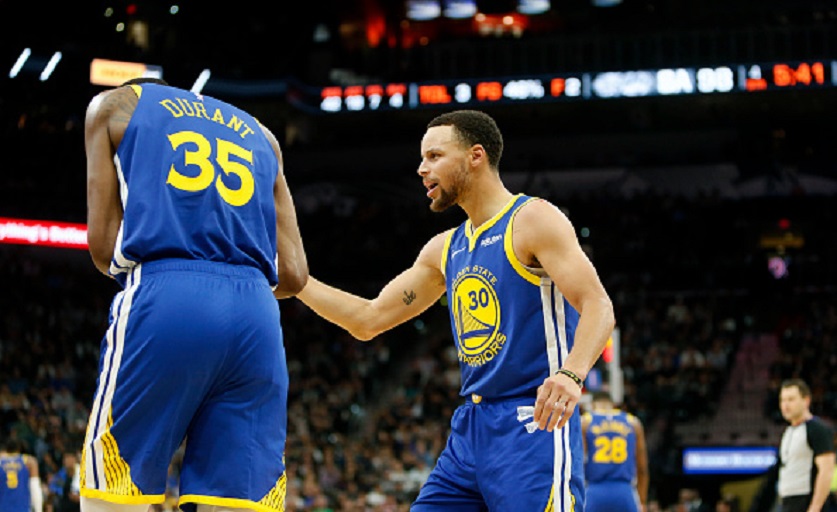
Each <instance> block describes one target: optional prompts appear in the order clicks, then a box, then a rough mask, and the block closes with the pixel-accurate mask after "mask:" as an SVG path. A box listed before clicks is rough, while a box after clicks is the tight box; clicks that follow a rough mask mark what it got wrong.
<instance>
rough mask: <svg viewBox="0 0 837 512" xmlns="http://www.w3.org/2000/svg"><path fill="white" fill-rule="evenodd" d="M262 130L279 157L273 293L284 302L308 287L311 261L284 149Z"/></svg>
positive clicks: (276, 187)
mask: <svg viewBox="0 0 837 512" xmlns="http://www.w3.org/2000/svg"><path fill="white" fill-rule="evenodd" d="M262 131H263V132H264V133H265V135H266V136H267V138H268V140H269V141H270V145H271V146H272V147H273V151H274V152H275V153H276V158H277V159H278V160H279V170H278V173H277V175H276V183H275V184H274V186H273V201H274V203H275V208H276V253H277V254H278V255H279V258H278V264H277V268H276V270H277V274H278V277H279V284H278V285H277V286H276V289H275V290H274V291H273V295H274V296H275V297H276V298H277V299H284V298H287V297H291V296H293V295H296V294H297V293H299V291H300V290H302V288H303V287H304V286H305V283H306V281H307V280H308V259H307V257H306V255H305V249H304V247H303V245H302V235H300V233H299V224H298V222H297V218H296V208H295V206H294V202H293V197H292V196H291V191H290V189H289V188H288V183H287V181H286V180H285V170H284V161H283V159H282V150H281V148H280V147H279V142H278V141H277V140H276V137H274V136H273V133H272V132H271V131H270V130H268V129H267V128H266V127H264V126H262Z"/></svg>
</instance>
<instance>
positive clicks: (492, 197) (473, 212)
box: [459, 174, 514, 228]
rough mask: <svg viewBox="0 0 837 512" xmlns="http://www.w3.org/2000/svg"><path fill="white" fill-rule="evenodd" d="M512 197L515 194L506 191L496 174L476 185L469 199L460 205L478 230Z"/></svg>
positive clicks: (470, 192) (469, 194)
mask: <svg viewBox="0 0 837 512" xmlns="http://www.w3.org/2000/svg"><path fill="white" fill-rule="evenodd" d="M512 197H514V194H512V193H511V192H509V191H508V189H506V187H505V185H503V183H502V182H501V181H500V177H499V176H497V175H496V174H495V175H492V176H490V177H486V178H485V179H484V180H483V181H482V182H480V183H476V184H475V186H474V187H472V188H471V190H470V191H469V193H468V196H467V198H466V199H465V200H464V201H462V202H460V203H459V205H460V206H461V207H462V209H463V210H465V213H466V214H467V215H468V219H470V220H471V224H472V225H473V226H474V227H475V228H476V227H479V226H481V225H482V224H484V223H485V222H486V221H487V220H489V219H490V218H491V217H493V216H495V215H497V212H499V211H500V210H502V209H503V207H504V206H506V204H508V202H509V201H510V200H511V198H512Z"/></svg>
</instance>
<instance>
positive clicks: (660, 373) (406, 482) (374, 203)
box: [0, 186, 837, 512]
mask: <svg viewBox="0 0 837 512" xmlns="http://www.w3.org/2000/svg"><path fill="white" fill-rule="evenodd" d="M324 191H325V192H324ZM556 203H558V204H561V205H562V206H563V207H566V209H567V212H568V214H569V215H570V218H571V219H572V220H573V221H574V222H575V223H576V228H577V229H578V231H579V233H580V235H579V236H580V238H581V240H582V243H583V246H584V248H585V250H586V251H587V252H588V254H589V255H590V257H591V258H592V259H593V261H594V263H595V264H596V266H597V268H598V270H599V272H600V274H601V275H602V278H603V280H604V282H605V285H606V286H607V287H608V290H609V291H610V293H611V296H612V298H613V301H614V305H615V307H616V311H617V319H618V322H617V323H618V327H619V328H620V331H621V341H622V350H621V359H622V369H623V372H624V377H625V391H626V392H625V402H624V407H625V408H626V409H627V410H629V411H631V412H633V413H634V414H636V415H637V416H638V417H639V418H640V419H642V420H643V421H644V422H645V424H646V430H647V431H648V432H649V439H651V440H652V442H651V443H649V444H650V448H651V449H652V451H651V454H650V456H651V468H652V471H653V472H652V476H651V497H652V498H653V503H652V504H650V505H653V507H657V508H656V509H657V510H662V511H672V512H680V511H681V510H698V509H695V508H688V507H687V506H686V505H684V504H683V502H693V501H694V500H695V498H692V499H687V497H684V496H683V495H681V494H682V492H680V493H679V494H678V489H681V490H682V489H687V488H690V485H689V482H687V481H685V480H684V479H683V478H681V477H682V475H679V471H680V469H679V461H678V458H677V457H678V453H679V452H678V446H677V445H676V439H674V438H673V437H672V435H671V432H672V427H673V425H674V424H676V423H678V422H688V421H693V420H696V419H699V418H704V417H708V416H711V415H712V414H713V412H714V407H715V404H717V403H718V399H719V396H720V394H721V393H723V389H724V384H725V382H726V380H727V378H728V377H729V371H730V364H731V362H732V360H733V356H734V354H735V351H736V349H737V345H738V343H739V341H740V340H741V338H742V336H743V335H744V334H746V333H750V332H775V333H777V334H779V335H780V339H781V344H782V351H781V353H782V356H781V357H780V359H779V360H777V361H776V362H775V364H774V366H773V367H772V371H771V375H770V378H769V379H768V381H766V382H764V394H765V404H766V405H765V421H766V422H767V421H777V422H780V421H781V417H780V416H778V409H777V407H776V404H777V401H776V398H775V393H776V390H777V384H778V382H779V381H780V380H781V379H783V378H786V377H790V376H802V377H804V378H805V379H806V380H808V381H809V382H810V383H811V387H812V390H813V392H814V400H813V404H812V409H813V410H814V412H815V413H817V414H821V415H824V416H827V417H837V395H835V393H837V391H835V390H837V377H835V376H834V374H833V372H832V371H830V369H831V368H833V367H834V366H835V365H837V348H835V343H834V337H835V332H837V330H835V328H837V309H836V308H835V304H837V301H835V300H834V298H835V287H834V285H835V274H837V273H835V271H834V270H835V269H834V263H833V262H834V261H837V259H835V258H833V256H835V252H837V251H835V246H834V243H833V242H831V241H829V240H828V237H827V236H826V234H824V233H822V232H821V230H820V229H819V228H817V226H818V225H827V223H825V221H827V220H828V219H832V220H833V211H832V209H829V208H825V209H822V208H820V209H819V210H818V209H817V208H818V207H821V206H822V204H817V201H815V200H810V199H804V198H803V199H794V198H775V199H773V200H763V201H762V200H759V201H758V203H757V204H756V203H747V202H725V201H721V200H719V199H718V198H715V197H711V196H701V197H697V198H683V197H665V196H659V195H653V194H652V195H647V196H640V197H635V198H614V197H608V196H606V195H590V196H584V197H568V198H561V199H558V200H556ZM299 209H300V224H301V229H302V232H303V236H304V237H305V239H306V246H307V249H308V251H309V253H310V256H309V262H310V264H311V270H312V274H313V275H315V276H318V277H320V278H323V279H324V280H326V281H331V282H334V283H335V284H338V285H341V286H343V287H345V288H347V289H350V290H352V291H354V292H355V293H358V294H361V295H366V296H369V295H370V294H372V293H375V292H377V290H378V289H379V288H380V286H381V285H382V284H383V283H384V282H385V281H386V280H388V279H389V278H391V277H393V276H394V275H395V273H396V272H397V271H399V270H401V269H402V268H403V267H404V266H406V265H408V264H409V263H410V262H411V261H412V259H413V258H414V257H415V255H416V254H417V251H418V248H419V247H420V245H421V244H422V243H423V242H424V241H425V240H426V239H427V238H428V237H429V236H430V235H431V234H433V233H435V232H437V231H438V230H440V229H443V228H445V227H447V226H452V225H454V224H455V223H458V222H459V221H460V219H459V218H458V217H455V215H456V214H455V213H453V214H448V213H445V214H442V215H432V216H431V214H429V213H427V211H426V206H424V205H422V204H418V203H415V202H409V201H403V200H401V199H400V198H387V196H386V194H380V195H379V196H378V198H375V197H372V194H367V195H362V194H361V193H359V192H357V191H353V190H347V189H338V188H334V186H321V187H311V188H310V189H307V191H306V192H304V193H301V194H300V195H299ZM782 216H788V217H789V218H791V219H793V222H794V226H795V227H799V229H802V230H805V235H806V240H807V242H806V249H805V250H803V251H797V252H791V251H788V252H787V253H786V254H787V255H788V256H790V257H791V258H792V259H791V262H792V263H791V265H790V267H789V268H790V272H789V275H788V276H786V277H783V278H781V279H777V278H776V277H774V276H773V275H771V274H770V273H769V272H768V268H767V265H766V257H767V255H768V252H769V251H766V250H765V249H764V248H762V247H760V246H759V243H758V241H759V236H760V234H761V233H762V232H763V231H764V230H769V229H772V227H773V224H774V223H775V220H776V218H779V217H782ZM816 221H823V222H824V224H817V223H816ZM68 251H69V250H63V249H49V248H35V247H19V246H0V282H2V293H1V294H0V319H1V320H2V321H1V322H0V431H2V435H4V436H11V437H15V438H18V439H20V440H22V441H23V442H24V443H25V445H26V446H27V447H28V451H29V452H30V453H32V454H33V455H35V456H36V457H37V459H38V461H39V464H40V468H41V475H42V480H43V482H44V491H45V495H46V496H47V500H46V503H48V506H49V507H50V510H52V511H53V512H58V511H60V510H66V508H62V507H65V506H72V505H71V504H70V505H67V502H68V496H66V493H68V492H70V493H72V492H73V486H72V485H65V484H66V483H67V482H68V481H71V480H72V479H73V478H74V477H75V472H77V462H78V456H79V455H80V453H79V452H80V448H81V442H82V439H83V436H84V430H85V422H86V419H87V414H88V407H89V403H90V401H91V400H92V396H93V391H94V388H95V378H96V368H97V362H98V355H99V344H100V342H101V338H102V335H103V333H104V332H105V329H106V322H107V311H108V305H109V301H110V300H111V298H112V296H113V294H114V293H115V292H116V291H117V288H116V285H115V283H113V282H111V281H109V280H108V279H106V278H105V277H103V276H101V275H99V274H97V273H96V272H95V270H94V269H93V266H92V263H90V262H89V259H88V258H87V257H86V254H83V253H82V252H72V254H70V253H69V252H68ZM742 290H743V291H746V292H747V293H743V294H742ZM280 306H281V309H282V315H283V323H284V328H285V336H286V340H285V342H286V350H287V353H288V364H289V370H290V382H291V388H290V396H289V411H288V444H287V454H286V462H287V476H288V487H287V489H288V495H287V503H288V505H287V506H288V510H294V511H300V512H315V511H316V512H326V511H330V510H333V511H337V510H346V511H375V512H383V511H386V512H395V511H402V510H408V506H409V503H410V501H411V500H412V498H413V497H414V496H415V495H416V494H417V492H418V489H419V487H420V486H421V484H422V483H423V481H424V479H425V478H426V477H427V475H428V473H429V471H430V469H431V468H432V466H433V464H434V461H435V458H436V456H437V454H438V453H439V452H440V451H441V449H442V447H443V445H444V442H445V439H446V437H447V433H448V426H449V420H450V417H451V415H452V413H453V410H454V408H455V407H456V406H457V405H458V404H459V403H461V401H462V399H461V398H460V397H459V396H458V386H459V369H458V361H457V357H456V352H455V349H454V347H453V344H452V341H451V337H450V324H449V318H448V313H447V310H446V308H445V307H444V305H443V304H441V303H440V304H438V305H436V306H434V307H432V308H431V309H430V310H428V311H427V312H426V314H424V315H422V317H420V319H418V320H416V321H415V322H411V323H408V324H404V325H402V326H399V327H398V328H396V329H395V330H393V331H391V332H389V333H386V334H384V335H381V336H380V337H378V338H376V339H374V340H372V341H371V342H368V343H361V342H358V341H356V340H354V339H352V338H351V337H350V336H349V335H348V334H346V333H345V332H343V331H342V330H340V329H338V328H336V327H334V326H332V325H330V324H328V323H326V322H325V321H321V320H319V319H318V318H317V317H316V316H315V315H314V314H313V313H312V312H311V311H310V310H308V309H307V307H305V306H304V305H302V304H301V303H300V302H298V301H297V300H295V299H288V300H283V301H281V302H280ZM161 421H163V420H162V419H161ZM653 440H656V442H654V441H653ZM178 469H179V468H178V458H177V457H176V458H175V460H174V461H173V464H172V467H171V479H170V482H171V485H170V489H169V494H170V496H169V500H167V502H166V504H164V505H163V506H161V507H158V509H160V510H168V509H171V508H172V507H173V504H174V503H175V502H176V499H177V474H178ZM661 482H665V484H666V485H665V486H662V484H661ZM672 482H675V485H674V486H673V487H670V486H669V485H668V484H670V483H672ZM663 487H665V488H663ZM693 490H694V489H693ZM694 492H695V493H697V494H698V495H700V492H698V491H697V490H694ZM719 492H720V491H719V490H718V489H714V491H710V492H708V493H707V492H704V493H703V494H704V498H702V501H703V502H705V503H706V504H705V505H704V508H700V509H699V510H719V511H737V510H738V505H737V504H736V503H735V500H733V499H728V498H727V497H722V496H720V495H719ZM686 494H687V495H688V492H687V493H686ZM70 501H71V500H70ZM62 503H63V504H62ZM709 504H711V508H706V507H709ZM716 504H717V508H716ZM684 507H685V508H684ZM724 507H726V508H724ZM650 510H652V507H651V506H649V511H650Z"/></svg>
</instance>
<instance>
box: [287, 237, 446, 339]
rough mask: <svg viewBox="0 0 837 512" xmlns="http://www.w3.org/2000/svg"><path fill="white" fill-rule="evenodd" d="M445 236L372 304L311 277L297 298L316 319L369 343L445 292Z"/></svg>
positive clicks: (429, 246) (429, 244)
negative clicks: (326, 321)
mask: <svg viewBox="0 0 837 512" xmlns="http://www.w3.org/2000/svg"><path fill="white" fill-rule="evenodd" d="M443 244H444V234H440V235H436V236H435V237H433V238H432V239H431V240H430V241H429V242H427V244H426V245H425V246H424V248H423V249H422V250H421V252H420V253H419V256H418V258H416V261H415V263H413V265H412V266H411V267H410V268H408V269H407V270H405V271H404V272H402V273H401V274H399V275H398V276H396V277H395V278H394V279H393V280H392V281H390V282H389V283H388V284H387V285H386V286H384V288H383V289H382V290H381V292H380V293H379V294H378V296H377V297H375V298H374V299H372V300H369V299H364V298H362V297H358V296H357V295H353V294H351V293H348V292H345V291H343V290H339V289H337V288H334V287H332V286H329V285H327V284H325V283H323V282H321V281H318V280H317V279H314V278H313V277H311V278H309V279H308V284H307V285H306V286H305V288H304V289H303V290H302V291H301V292H300V293H299V295H297V297H298V298H299V299H300V300H301V301H302V302H304V303H305V304H306V305H308V307H310V308H311V309H313V310H314V311H315V312H316V313H317V314H318V315H320V316H321V317H323V318H325V319H326V320H328V321H329V322H332V323H334V324H336V325H339V326H340V327H342V328H344V329H346V331H348V332H349V333H350V334H351V335H352V336H354V337H355V338H357V339H359V340H362V341H368V340H370V339H372V338H374V337H375V336H377V335H378V334H380V333H382V332H384V331H387V330H389V329H392V328H393V327H395V326H397V325H400V324H402V323H404V322H406V321H407V320H409V319H410V318H413V317H416V316H418V315H419V314H421V313H422V312H424V311H425V310H426V309H427V308H428V307H430V305H431V304H433V303H434V302H435V301H436V300H438V299H439V297H441V296H442V294H443V293H444V291H445V279H444V276H443V275H442V271H441V257H442V246H443Z"/></svg>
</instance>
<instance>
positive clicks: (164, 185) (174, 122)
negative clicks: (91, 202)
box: [110, 84, 279, 286]
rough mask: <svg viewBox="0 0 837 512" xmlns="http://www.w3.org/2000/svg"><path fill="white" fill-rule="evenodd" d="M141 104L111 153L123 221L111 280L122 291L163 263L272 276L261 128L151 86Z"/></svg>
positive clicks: (198, 98)
mask: <svg viewBox="0 0 837 512" xmlns="http://www.w3.org/2000/svg"><path fill="white" fill-rule="evenodd" d="M132 87H133V89H134V91H135V92H136V94H137V96H138V97H139V101H138V103H137V106H136V109H135V111H134V113H133V115H132V117H131V120H130V123H129V124H128V127H127V129H126V131H125V134H124V137H123V139H122V142H121V143H120V145H119V148H118V149H117V151H116V156H115V157H114V161H115V164H116V169H117V173H118V176H119V183H120V197H121V200H122V207H123V210H124V218H123V220H122V225H121V226H120V229H119V235H118V238H117V241H116V247H115V248H114V257H113V260H112V262H111V267H110V273H111V274H112V275H113V276H114V277H116V278H117V280H118V281H120V283H122V284H123V285H124V280H125V276H126V275H127V273H128V271H129V270H130V269H131V268H132V267H134V266H135V265H136V264H137V263H142V262H148V261H154V260H160V259H187V260H206V261H216V262H223V263H230V264H234V265H248V266H253V267H256V268H258V269H259V270H261V271H262V273H264V275H265V277H267V279H268V281H269V282H270V284H271V285H273V286H275V285H276V283H277V275H276V220H275V219H276V217H275V206H274V198H273V186H274V183H275V180H276V175H277V172H278V169H279V164H278V160H277V158H276V154H275V153H274V151H273V149H272V147H271V145H270V142H269V141H268V139H267V137H266V136H265V135H264V133H263V132H262V130H261V127H260V125H259V122H258V121H257V120H256V119H255V118H253V117H252V116H250V115H249V114H247V113H246V112H244V111H243V110H240V109H238V108H236V107H234V106H232V105H229V104H228V103H225V102H222V101H219V100H217V99H214V98H211V97H209V96H203V95H200V94H195V93H191V92H189V91H183V90H180V89H175V88H172V87H167V86H163V85H158V84H143V85H141V86H140V85H134V86H132Z"/></svg>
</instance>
